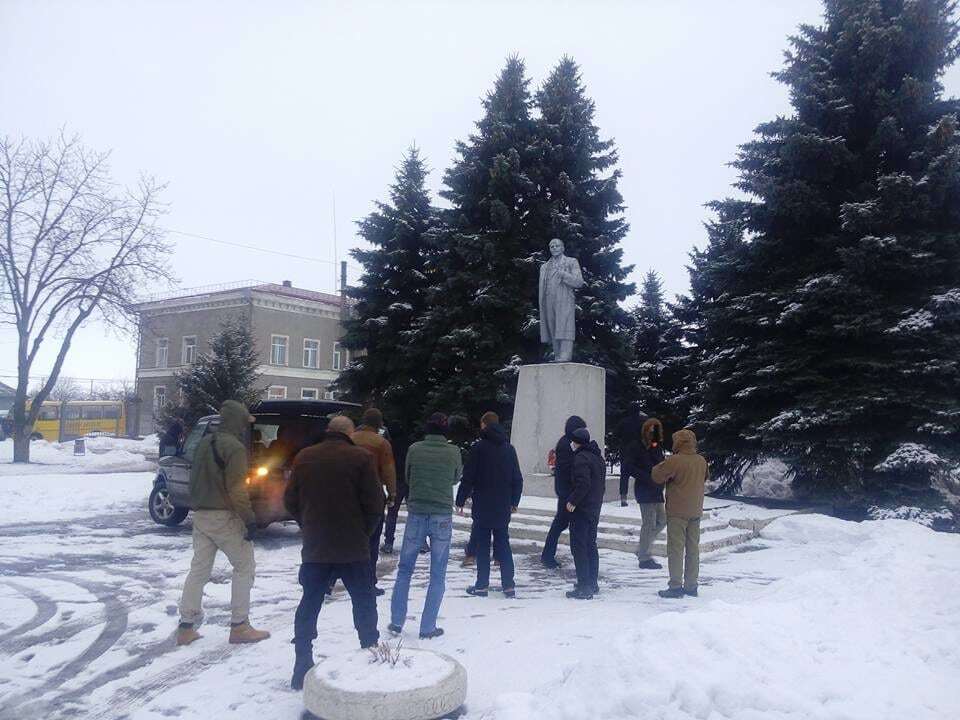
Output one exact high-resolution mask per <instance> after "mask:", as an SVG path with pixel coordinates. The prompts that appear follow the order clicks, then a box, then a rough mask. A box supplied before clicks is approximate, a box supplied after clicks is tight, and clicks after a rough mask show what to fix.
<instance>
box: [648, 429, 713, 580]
mask: <svg viewBox="0 0 960 720" xmlns="http://www.w3.org/2000/svg"><path fill="white" fill-rule="evenodd" d="M651 475H652V477H653V481H654V482H655V483H659V484H660V485H664V484H666V488H667V564H668V567H669V568H670V586H669V588H668V589H666V590H661V591H660V592H659V595H660V597H665V598H679V597H683V596H684V595H692V596H694V597H695V596H696V594H697V581H698V579H699V576H700V516H701V515H703V493H704V485H705V484H706V482H707V478H708V477H709V476H710V473H709V470H708V468H707V461H706V460H705V459H704V458H703V456H701V455H698V454H697V436H696V435H694V434H693V432H692V431H691V430H678V431H677V432H675V433H674V434H673V454H672V455H671V456H670V457H668V458H667V459H666V460H664V461H663V462H662V463H660V464H659V465H656V466H655V467H654V468H653V472H652V473H651Z"/></svg>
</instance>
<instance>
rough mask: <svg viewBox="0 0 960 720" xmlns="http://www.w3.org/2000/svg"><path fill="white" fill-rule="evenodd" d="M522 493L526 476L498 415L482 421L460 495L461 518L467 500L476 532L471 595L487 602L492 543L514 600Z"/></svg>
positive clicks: (505, 591) (503, 583)
mask: <svg viewBox="0 0 960 720" xmlns="http://www.w3.org/2000/svg"><path fill="white" fill-rule="evenodd" d="M522 493H523V475H522V474H521V472H520V462H519V460H517V451H516V450H515V449H514V447H513V445H511V444H510V443H509V442H507V433H506V431H505V430H504V429H503V426H502V425H501V424H500V418H499V416H497V414H496V413H494V412H488V413H484V415H483V417H482V418H480V439H479V440H478V441H477V442H476V443H474V445H473V447H472V448H471V449H470V454H469V456H468V457H467V462H466V464H465V465H464V468H463V477H462V478H461V480H460V489H459V491H458V492H457V500H456V505H457V512H459V513H463V506H464V504H465V503H466V501H467V498H472V499H473V504H472V506H471V508H472V515H473V527H474V528H475V529H476V535H475V539H476V558H477V582H476V584H474V585H472V586H470V587H468V588H467V594H469V595H475V596H478V597H486V595H487V593H488V588H489V585H490V537H491V535H492V536H493V552H494V555H495V556H496V558H497V559H498V560H499V561H500V580H501V583H500V586H501V588H502V589H503V594H504V595H506V596H507V597H514V596H515V594H516V588H515V586H514V579H513V571H514V567H513V552H512V551H511V550H510V534H509V530H508V528H509V525H510V515H511V513H513V512H516V510H517V506H518V505H519V504H520V496H521V494H522Z"/></svg>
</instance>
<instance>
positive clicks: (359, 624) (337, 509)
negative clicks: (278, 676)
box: [283, 415, 384, 690]
mask: <svg viewBox="0 0 960 720" xmlns="http://www.w3.org/2000/svg"><path fill="white" fill-rule="evenodd" d="M353 430H354V428H353V422H352V421H351V420H350V418H348V417H346V416H343V415H340V416H337V417H335V418H333V420H331V421H330V425H329V427H328V428H327V435H326V439H325V440H324V441H323V442H322V443H320V444H318V445H312V446H311V447H308V448H305V449H304V450H301V451H300V452H299V453H298V454H297V456H296V459H295V460H294V462H293V469H292V473H291V478H290V482H289V483H288V484H287V489H286V492H285V493H284V497H283V500H284V504H285V505H286V508H287V510H288V511H289V513H290V515H292V516H293V517H294V519H296V521H297V522H298V523H299V524H300V527H301V529H302V531H303V550H302V552H301V556H302V564H301V565H300V576H299V579H300V585H302V586H303V597H302V599H301V600H300V606H299V607H298V608H297V613H296V617H295V619H294V648H295V651H296V662H295V664H294V667H293V678H292V679H291V681H290V685H291V687H293V689H295V690H300V689H302V688H303V678H304V676H305V675H306V674H307V671H308V670H310V668H311V667H313V641H314V639H315V638H316V637H317V617H318V616H319V614H320V608H321V607H322V606H323V598H324V595H325V593H326V590H327V588H328V587H329V585H330V581H331V580H335V579H336V578H338V577H339V578H340V579H341V580H343V584H344V585H346V586H347V592H348V593H350V601H351V603H352V604H353V623H354V627H355V628H356V630H357V635H358V636H359V638H360V647H371V646H373V645H376V644H377V641H378V640H379V639H380V633H379V631H378V630H377V600H376V596H375V595H374V589H373V578H372V577H371V573H370V538H371V536H372V535H373V533H374V531H375V530H376V529H377V528H378V527H379V525H380V521H381V519H382V518H383V507H384V495H383V487H382V485H381V484H380V478H379V475H377V467H376V463H375V461H374V458H373V455H372V454H371V453H370V452H369V451H368V450H366V449H364V448H362V447H359V446H357V445H355V444H354V442H353V441H352V440H351V439H350V434H351V433H352V432H353Z"/></svg>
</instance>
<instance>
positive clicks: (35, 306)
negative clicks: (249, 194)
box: [0, 135, 172, 462]
mask: <svg viewBox="0 0 960 720" xmlns="http://www.w3.org/2000/svg"><path fill="white" fill-rule="evenodd" d="M108 156H109V154H108V153H100V152H94V151H91V150H89V149H87V148H86V147H84V146H83V145H82V144H81V143H80V141H79V140H78V139H77V138H66V137H64V136H62V135H61V136H60V137H59V138H58V139H56V140H54V141H52V142H42V141H34V140H12V139H10V138H6V137H5V138H0V228H2V229H0V273H2V277H0V322H3V323H7V324H10V325H13V326H15V327H16V329H17V335H18V340H19V342H18V346H17V374H18V377H17V387H16V396H15V397H14V403H13V411H12V414H13V427H14V451H13V459H14V462H29V460H30V440H29V438H30V429H31V428H32V427H33V424H34V422H35V421H36V419H37V415H38V414H39V412H40V405H41V403H43V401H44V400H46V399H47V397H49V395H50V392H51V390H52V389H53V388H54V387H55V386H56V384H57V379H58V378H59V376H60V370H61V369H62V367H63V362H64V359H65V358H66V356H67V353H68V351H69V350H70V344H71V342H72V341H73V336H74V334H75V333H76V332H77V330H78V329H79V328H80V327H81V326H82V325H83V324H84V323H86V322H87V321H88V320H90V319H91V318H93V317H100V318H102V319H104V320H105V321H106V322H108V323H110V324H113V325H115V326H117V327H125V326H128V324H129V321H130V320H131V319H132V313H131V310H130V308H131V305H132V304H133V303H134V302H135V300H136V295H137V293H138V291H140V290H142V288H144V287H145V286H147V284H148V283H151V282H157V281H167V282H169V281H170V280H171V279H172V278H171V276H170V270H169V266H168V264H167V258H168V255H169V253H170V247H169V245H168V244H167V243H166V242H165V241H164V239H163V234H162V231H161V229H160V228H158V227H157V224H156V222H157V219H158V217H159V215H160V214H161V211H162V207H161V205H160V202H159V193H160V192H161V191H162V190H163V187H162V186H161V185H158V184H157V183H156V182H154V181H153V180H152V179H150V178H146V177H144V178H141V180H140V182H139V184H138V186H137V187H136V188H132V189H126V188H121V187H119V186H118V185H117V184H115V183H114V182H113V181H112V180H111V178H110V174H109V167H108V164H107V159H108ZM45 341H49V342H50V343H52V344H53V345H54V346H55V347H57V348H58V351H57V356H56V359H55V360H54V363H53V367H52V368H51V369H50V371H49V374H48V375H47V377H46V380H45V381H44V383H43V384H42V385H41V387H40V388H39V390H38V391H37V394H36V395H35V396H34V397H33V398H32V399H31V403H30V406H29V407H27V390H28V381H29V377H30V375H31V370H32V368H33V363H34V361H35V360H36V358H37V353H38V352H39V351H40V349H41V347H43V346H44V342H45Z"/></svg>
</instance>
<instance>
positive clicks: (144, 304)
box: [134, 280, 349, 310]
mask: <svg viewBox="0 0 960 720" xmlns="http://www.w3.org/2000/svg"><path fill="white" fill-rule="evenodd" d="M243 291H246V292H258V293H267V294H270V295H277V296H280V297H286V298H291V299H296V300H307V301H309V302H319V303H324V304H327V305H336V306H337V307H340V303H341V298H340V296H339V295H336V294H334V293H329V292H321V291H317V290H307V289H306V288H298V287H293V285H292V284H291V283H290V282H289V281H286V280H285V281H284V282H282V283H271V282H263V281H260V280H240V281H238V282H233V283H222V284H219V285H204V286H201V287H194V288H182V289H179V290H173V291H170V292H166V293H156V294H154V295H149V296H146V297H144V298H142V299H141V300H140V302H139V303H137V304H136V305H135V306H134V307H135V309H137V310H146V309H148V308H150V307H151V306H156V305H158V304H162V303H166V302H170V301H177V302H178V303H181V302H183V301H185V300H193V299H200V298H210V297H215V296H217V295H227V294H230V293H237V292H243ZM348 302H349V301H348Z"/></svg>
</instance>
